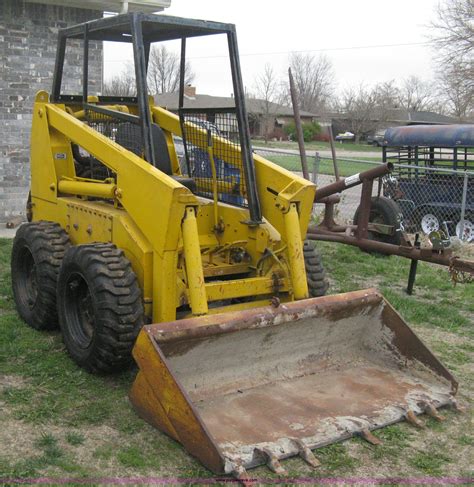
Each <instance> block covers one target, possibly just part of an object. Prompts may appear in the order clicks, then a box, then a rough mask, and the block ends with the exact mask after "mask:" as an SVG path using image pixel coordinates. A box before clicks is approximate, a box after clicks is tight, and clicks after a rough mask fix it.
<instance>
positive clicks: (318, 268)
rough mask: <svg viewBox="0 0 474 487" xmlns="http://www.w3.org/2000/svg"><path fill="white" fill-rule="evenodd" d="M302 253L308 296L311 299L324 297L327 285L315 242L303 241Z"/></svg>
mask: <svg viewBox="0 0 474 487" xmlns="http://www.w3.org/2000/svg"><path fill="white" fill-rule="evenodd" d="M303 253H304V265H305V268H306V280H307V283H308V291H309V295H310V296H311V297H312V298H317V297H318V296H324V295H325V294H326V292H327V290H328V288H329V283H328V280H327V279H326V273H325V271H324V267H323V262H322V258H321V254H320V253H319V250H318V249H317V248H316V242H314V241H313V240H305V242H304V245H303Z"/></svg>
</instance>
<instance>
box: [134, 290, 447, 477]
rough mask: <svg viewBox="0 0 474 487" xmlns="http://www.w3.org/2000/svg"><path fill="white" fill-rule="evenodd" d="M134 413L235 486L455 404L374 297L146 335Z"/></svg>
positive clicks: (150, 330)
mask: <svg viewBox="0 0 474 487" xmlns="http://www.w3.org/2000/svg"><path fill="white" fill-rule="evenodd" d="M134 357H135V360H136V362H137V363H138V366H139V368H140V370H139V373H138V376H137V378H136V380H135V383H134V385H133V388H132V391H131V393H130V397H131V401H132V403H133V405H134V407H135V408H136V410H137V411H138V413H139V414H140V415H141V416H142V417H143V418H144V419H146V420H147V421H148V422H149V423H151V424H152V425H154V426H156V427H157V428H159V429H160V430H162V431H164V432H165V433H167V434H168V435H170V436H171V437H173V438H174V439H176V440H177V441H179V442H180V443H182V444H183V445H184V447H185V448H186V449H187V450H188V451H189V452H190V453H191V454H192V455H194V456H196V457H197V458H198V459H199V460H201V462H202V463H203V464H204V465H206V466H207V467H208V468H209V469H210V470H212V471H214V472H215V473H234V475H237V476H239V475H240V476H242V475H243V473H245V469H247V468H251V467H255V466H257V465H260V464H267V465H268V466H269V467H270V468H271V469H272V470H274V471H276V472H279V473H284V470H283V468H282V466H281V464H280V463H279V460H281V459H284V458H287V457H290V456H293V455H300V456H301V457H302V458H303V459H304V460H306V461H307V462H308V463H310V464H312V465H314V466H316V465H317V463H318V462H317V460H316V458H315V457H314V455H313V453H312V452H311V450H313V449H315V448H317V447H320V446H324V445H327V444H329V443H333V442H336V441H339V440H342V439H345V438H349V437H350V436H352V435H357V434H360V435H362V436H364V437H366V439H369V441H370V440H371V441H376V438H375V437H374V436H373V435H371V433H370V430H374V429H377V428H381V427H383V426H385V425H388V424H391V423H395V422H397V421H400V420H403V419H405V418H406V419H408V420H410V421H411V422H414V423H417V422H418V419H417V418H416V415H418V414H421V413H424V412H428V413H430V414H432V415H437V413H436V409H437V408H438V407H441V406H445V405H449V404H455V401H454V395H455V394H456V389H457V383H456V381H455V379H454V378H453V376H452V375H451V374H450V373H449V372H448V370H446V369H445V367H444V366H443V365H442V364H441V363H440V362H439V361H438V360H437V359H436V357H434V356H433V354H432V353H431V352H430V351H429V350H428V348H426V346H425V345H423V343H422V342H421V341H420V340H419V338H418V337H417V336H416V335H415V334H414V333H413V332H412V331H411V330H410V328H409V327H408V326H407V324H406V323H405V322H404V321H403V320H402V318H401V317H400V316H399V315H398V314H397V312H396V311H395V310H394V309H393V308H392V307H391V306H390V304H389V303H388V302H387V301H385V299H384V298H383V296H382V295H380V294H379V293H378V292H377V291H376V290H374V289H369V290H362V291H356V292H350V293H345V294H340V295H334V296H326V297H321V298H314V299H307V300H304V301H296V302H292V303H288V304H282V305H280V306H278V307H277V308H275V307H271V306H269V307H264V308H256V309H249V310H245V311H239V312H229V313H224V314H218V315H207V316H201V317H196V318H190V319H184V320H179V321H175V322H170V323H161V324H155V325H149V326H145V327H144V328H143V330H142V332H141V334H140V336H139V338H138V340H137V343H136V345H135V349H134Z"/></svg>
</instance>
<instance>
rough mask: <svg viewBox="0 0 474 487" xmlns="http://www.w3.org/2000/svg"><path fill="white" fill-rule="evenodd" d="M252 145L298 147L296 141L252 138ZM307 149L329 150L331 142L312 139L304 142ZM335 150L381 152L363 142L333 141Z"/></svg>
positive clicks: (282, 147) (379, 148)
mask: <svg viewBox="0 0 474 487" xmlns="http://www.w3.org/2000/svg"><path fill="white" fill-rule="evenodd" d="M252 145H253V146H255V147H270V148H274V149H298V143H297V142H292V141H282V142H279V141H269V142H267V143H266V144H265V141H263V140H252ZM305 147H306V150H307V151H313V150H314V151H317V150H331V144H330V143H329V142H322V141H313V142H305ZM335 147H336V152H337V153H339V152H348V151H351V152H380V154H382V148H381V147H375V146H372V145H368V144H365V143H360V144H355V143H354V142H343V143H342V144H341V143H340V142H335Z"/></svg>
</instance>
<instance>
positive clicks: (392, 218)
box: [354, 196, 403, 245]
mask: <svg viewBox="0 0 474 487" xmlns="http://www.w3.org/2000/svg"><path fill="white" fill-rule="evenodd" d="M359 213H360V206H359V207H358V208H357V210H356V212H355V213H354V225H357V223H358V220H359ZM402 218H403V215H402V211H401V210H400V207H399V206H398V203H397V202H396V201H394V200H392V199H390V198H385V197H384V196H380V197H378V196H373V197H372V198H371V206H370V216H369V222H374V221H376V220H378V223H382V224H384V225H391V226H393V227H394V228H395V232H394V234H393V235H382V234H379V233H375V232H369V233H368V238H369V239H370V240H377V241H378V242H385V243H389V244H393V245H400V244H401V241H402V231H401V224H402Z"/></svg>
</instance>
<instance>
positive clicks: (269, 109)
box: [254, 64, 279, 143]
mask: <svg viewBox="0 0 474 487" xmlns="http://www.w3.org/2000/svg"><path fill="white" fill-rule="evenodd" d="M254 85H255V87H254V89H255V98H256V100H257V101H256V103H257V104H258V105H259V108H260V111H261V113H262V116H261V119H260V123H261V124H263V135H264V138H265V143H267V142H268V138H269V136H270V133H271V131H272V130H273V128H274V123H273V121H274V117H275V115H276V107H277V105H276V103H277V100H278V98H279V90H278V88H279V82H278V80H277V77H276V74H275V70H274V69H273V67H272V66H271V65H270V64H265V68H264V71H263V73H262V74H260V75H259V76H257V78H256V79H255V83H254Z"/></svg>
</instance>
